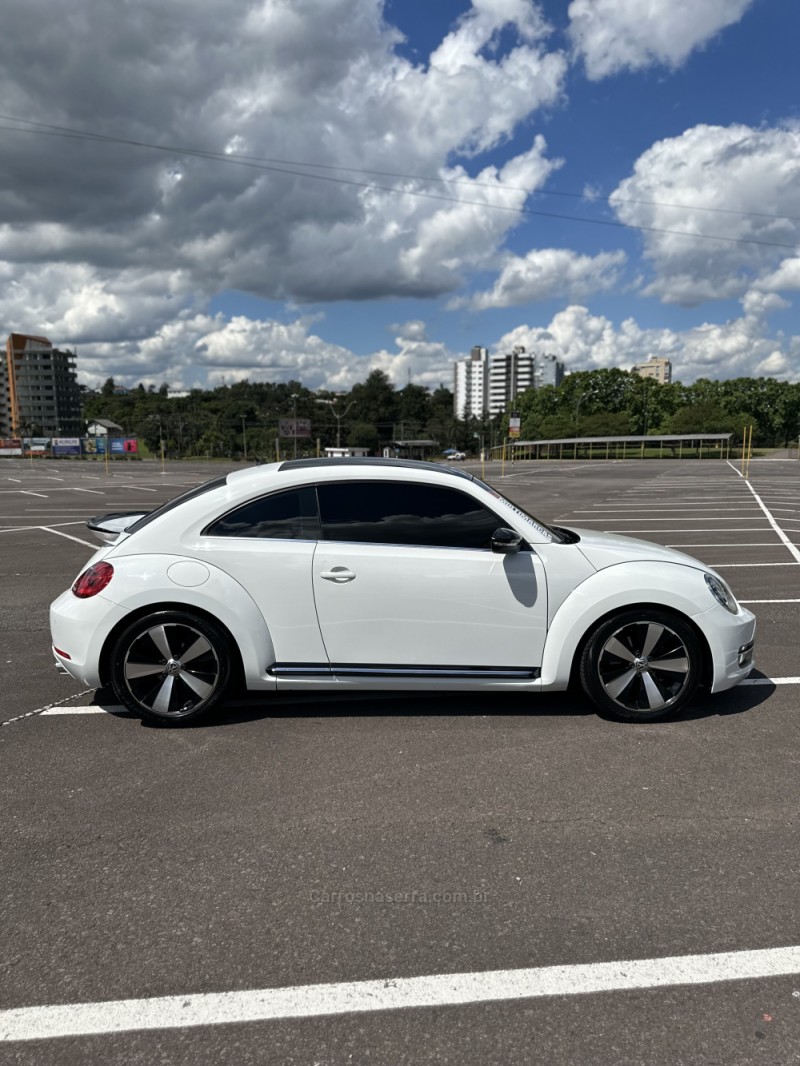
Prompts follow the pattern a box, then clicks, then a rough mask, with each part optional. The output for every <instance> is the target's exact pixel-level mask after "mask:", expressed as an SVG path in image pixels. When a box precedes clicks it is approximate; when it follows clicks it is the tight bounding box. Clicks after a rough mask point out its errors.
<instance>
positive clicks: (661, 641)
mask: <svg viewBox="0 0 800 1066" xmlns="http://www.w3.org/2000/svg"><path fill="white" fill-rule="evenodd" d="M702 665H703V654H702V650H701V647H700V642H699V640H698V638H697V636H696V634H695V632H694V630H693V629H692V627H691V626H690V625H689V624H688V622H686V621H684V620H683V619H682V618H680V617H679V616H677V615H673V614H671V613H669V612H668V611H660V610H658V608H655V607H654V608H652V609H648V608H642V609H641V610H632V611H623V612H620V614H618V615H615V616H614V617H613V618H609V619H608V620H607V621H605V622H603V624H602V625H600V626H599V627H598V629H597V630H596V631H595V632H594V633H593V634H592V636H591V637H590V638H589V641H588V642H587V644H586V646H585V648H584V649H583V654H582V655H581V660H580V680H581V685H582V686H583V690H584V692H585V693H586V695H587V696H588V697H589V699H591V700H592V702H593V703H594V704H595V705H596V706H597V707H598V708H599V709H600V710H601V711H603V712H605V713H606V714H608V715H610V716H612V717H613V718H618V719H621V720H623V721H627V722H654V721H658V720H659V719H662V718H667V717H668V716H671V715H675V714H678V712H679V711H681V710H683V708H684V707H685V706H686V705H687V704H688V703H689V702H690V700H691V699H692V697H693V696H694V694H695V691H696V690H697V686H698V684H699V683H700V677H701V673H702Z"/></svg>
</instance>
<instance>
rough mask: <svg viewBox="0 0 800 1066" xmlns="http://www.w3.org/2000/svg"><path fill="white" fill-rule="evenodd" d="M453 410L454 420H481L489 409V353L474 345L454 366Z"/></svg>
mask: <svg viewBox="0 0 800 1066" xmlns="http://www.w3.org/2000/svg"><path fill="white" fill-rule="evenodd" d="M454 371H455V377H454V388H453V396H454V401H453V410H454V413H455V416H456V418H483V416H484V414H485V412H486V411H488V409H489V352H488V349H486V348H481V346H480V345H479V344H476V345H475V347H474V348H473V349H472V351H471V352H470V353H469V355H468V356H467V358H466V359H459V361H458V362H457V363H456V364H455V365H454Z"/></svg>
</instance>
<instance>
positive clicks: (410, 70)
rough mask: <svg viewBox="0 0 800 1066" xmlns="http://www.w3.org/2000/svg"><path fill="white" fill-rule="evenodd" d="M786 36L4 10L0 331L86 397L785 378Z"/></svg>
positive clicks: (557, 11) (404, 5)
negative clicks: (506, 375) (115, 386)
mask: <svg viewBox="0 0 800 1066" xmlns="http://www.w3.org/2000/svg"><path fill="white" fill-rule="evenodd" d="M798 40H800V4H798V3H797V2H796V0H646V2H645V0H571V2H568V0H541V2H534V0H472V2H469V0H170V2H168V3H164V0H138V2H136V3H130V4H109V3H108V2H107V0H70V3H69V4H63V5H62V4H56V3H54V2H53V0H4V4H3V19H2V35H0V112H2V115H0V333H2V335H3V336H5V335H6V334H8V333H9V332H11V331H15V332H21V333H31V334H37V335H41V334H43V335H45V336H47V337H49V339H50V340H51V341H52V343H53V344H54V345H56V346H57V347H60V348H65V347H68V348H71V349H76V350H77V353H78V372H79V379H80V380H81V381H83V382H84V383H85V384H87V385H90V386H98V385H100V384H102V382H103V381H105V380H106V378H108V377H110V376H112V377H113V378H114V379H115V381H116V382H117V383H119V384H124V385H134V384H137V383H139V382H143V383H145V384H148V385H149V384H155V385H156V386H159V385H161V384H163V383H167V384H168V385H169V386H170V387H171V388H172V389H186V388H192V387H203V388H206V387H215V386H218V385H221V384H232V383H234V382H236V381H240V380H245V379H249V380H251V381H275V382H278V381H289V380H298V381H301V382H302V383H303V384H304V385H306V386H307V387H309V388H313V389H317V388H329V389H333V390H337V391H338V390H345V389H348V388H349V387H351V386H352V385H353V384H355V383H356V382H358V381H363V380H364V378H365V377H366V376H367V374H368V373H369V372H370V371H371V370H374V369H380V370H383V371H385V372H386V373H387V374H388V375H389V377H390V378H391V379H392V381H393V382H394V383H395V384H396V385H397V386H398V387H400V388H401V387H403V386H404V385H405V384H406V383H407V382H409V381H413V382H414V383H416V384H421V385H425V386H429V387H431V388H435V387H437V386H438V385H439V384H440V383H444V384H445V385H447V386H448V387H452V380H453V362H454V361H455V360H457V359H459V358H463V357H464V356H465V355H467V354H468V352H469V350H470V348H471V347H472V346H473V345H476V344H480V345H483V346H485V347H487V348H488V349H489V350H490V352H492V353H503V352H506V351H509V350H510V349H511V347H512V346H514V345H524V346H525V347H526V348H527V350H528V351H534V352H548V353H554V354H556V355H557V356H558V357H559V358H560V359H561V360H563V362H564V364H565V366H566V369H567V371H568V372H574V371H579V370H591V369H598V368H602V367H621V368H623V369H629V368H630V367H631V366H632V365H633V364H634V363H636V362H641V361H644V360H646V359H648V358H650V357H653V356H657V357H662V356H665V357H667V358H669V359H670V360H671V361H672V364H673V373H674V376H675V378H677V379H678V380H681V381H684V382H686V383H691V382H692V381H694V380H696V379H697V378H701V377H710V378H730V377H739V376H747V375H754V376H772V377H777V378H781V379H788V380H792V381H797V380H800V303H799V301H800V92H798V90H800V75H799V74H798V70H800V67H798V64H797V57H796V52H797V41H798Z"/></svg>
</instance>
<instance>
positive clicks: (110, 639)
mask: <svg viewBox="0 0 800 1066" xmlns="http://www.w3.org/2000/svg"><path fill="white" fill-rule="evenodd" d="M167 611H179V612H180V613H181V614H189V615H192V614H193V615H197V616H198V617H200V618H203V619H205V620H206V621H208V622H212V623H213V624H214V625H216V626H218V627H219V628H220V629H221V630H222V631H223V632H224V633H225V635H226V636H227V638H228V641H229V643H230V648H231V656H232V659H231V666H232V677H233V684H234V686H235V687H240V686H243V685H244V683H245V670H244V662H243V660H242V653H241V649H240V648H239V644H238V641H237V640H236V637H235V636H234V635H233V633H232V632H231V631H230V629H229V628H228V626H226V625H225V623H224V622H223V621H222V620H221V619H220V618H219V617H218V616H217V615H215V614H212V612H211V611H207V610H205V609H204V608H203V607H197V606H195V605H194V604H192V605H190V604H186V603H181V602H180V601H177V600H176V601H169V600H164V601H163V602H160V603H150V604H146V605H144V606H142V607H137V608H136V610H133V611H131V612H130V613H129V614H126V615H125V617H124V618H121V619H120V620H119V621H118V622H117V623H116V625H115V626H114V627H113V628H112V629H111V631H110V632H109V633H108V635H107V636H106V639H105V641H104V643H103V648H102V650H101V652H100V661H99V672H100V683H101V684H102V685H103V686H105V685H108V684H110V681H111V651H112V649H113V647H114V645H115V643H116V641H117V638H118V637H119V635H120V633H122V632H123V630H125V629H127V628H128V626H129V625H131V624H132V623H133V622H136V621H138V620H139V619H140V618H146V617H147V615H149V614H159V613H164V612H167Z"/></svg>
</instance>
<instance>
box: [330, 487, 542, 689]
mask: <svg viewBox="0 0 800 1066" xmlns="http://www.w3.org/2000/svg"><path fill="white" fill-rule="evenodd" d="M317 493H318V497H319V506H320V518H321V525H322V540H321V541H320V542H319V543H318V545H317V548H316V551H315V553H314V564H313V575H314V576H313V581H314V595H315V599H316V604H317V615H318V617H319V624H320V630H321V633H322V638H323V641H324V643H325V648H326V651H327V654H328V658H329V660H330V662H331V664H332V666H333V668H334V672H335V673H352V674H358V673H364V674H369V673H373V674H374V673H376V672H380V673H385V672H389V673H404V672H423V673H425V672H428V673H432V674H445V675H447V674H448V673H450V672H452V673H454V674H457V675H464V676H475V675H479V676H480V675H482V674H486V675H487V676H502V675H503V672H504V670H505V671H506V673H507V674H508V671H513V674H508V676H521V674H520V672H522V674H525V675H529V676H535V672H536V671H537V669H538V667H539V666H540V665H541V655H542V648H543V646H544V638H545V631H546V624H547V590H546V584H545V575H544V568H543V567H542V564H541V561H540V560H539V558H538V556H537V555H536V554H535V553H534V552H532V551H530V550H524V551H520V552H519V553H517V554H514V555H498V554H496V553H494V552H492V551H491V548H490V540H491V536H492V533H493V532H494V531H495V530H496V529H497V528H498V527H499V526H501V525H502V524H503V522H502V520H501V519H499V518H498V517H497V516H496V515H495V514H494V513H493V512H492V511H490V510H489V509H488V508H487V507H485V506H484V504H483V503H482V502H480V501H479V500H478V499H477V498H476V497H475V496H473V495H471V494H470V493H469V492H467V491H464V490H461V489H455V488H453V489H451V488H446V487H442V486H439V485H432V484H422V483H413V482H401V483H398V482H396V481H392V482H387V481H374V482H369V481H353V482H345V483H341V482H340V483H337V484H327V485H326V484H322V485H318V486H317ZM379 667H386V668H388V669H387V670H376V668H379Z"/></svg>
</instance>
